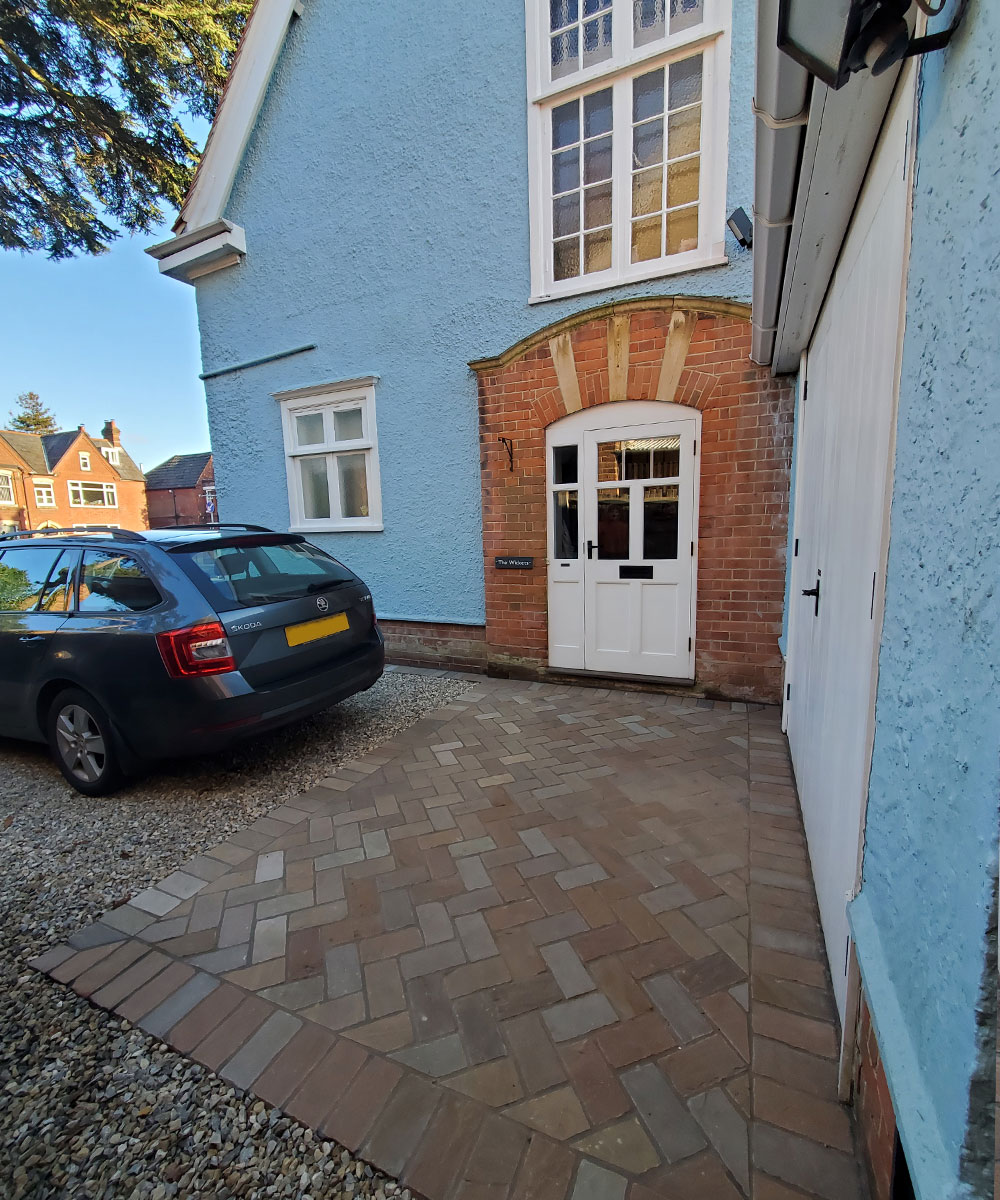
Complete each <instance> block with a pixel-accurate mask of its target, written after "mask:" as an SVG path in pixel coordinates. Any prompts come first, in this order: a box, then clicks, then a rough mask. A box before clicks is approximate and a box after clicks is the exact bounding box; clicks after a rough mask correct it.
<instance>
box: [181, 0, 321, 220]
mask: <svg viewBox="0 0 1000 1200" xmlns="http://www.w3.org/2000/svg"><path fill="white" fill-rule="evenodd" d="M301 11H302V5H301V2H300V0H257V3H256V4H255V5H254V8H253V12H252V13H251V15H250V20H249V22H248V23H247V27H246V30H245V31H244V35H243V44H242V46H241V47H240V51H239V55H238V57H237V59H236V62H235V64H234V66H233V73H232V75H231V76H230V79H229V83H228V85H227V86H226V90H225V93H224V95H223V97H222V102H221V103H220V105H219V111H218V112H217V113H216V115H215V121H214V122H213V123H212V129H211V132H210V133H209V135H208V142H207V143H206V145H205V153H204V156H203V158H202V161H201V166H200V167H199V169H198V173H197V176H196V177H195V180H194V183H193V184H192V186H191V190H190V191H189V192H188V194H187V197H186V198H185V200H184V204H183V206H182V208H181V213H180V218H179V220H178V225H181V226H183V229H181V230H179V232H183V231H184V230H186V229H192V230H197V229H200V228H201V227H202V226H203V225H208V224H210V223H211V222H212V221H217V220H218V219H219V218H220V217H221V216H222V214H223V212H224V211H225V208H226V204H227V203H228V201H229V193H230V192H231V191H232V189H233V184H234V182H235V181H236V173H237V171H238V170H239V167H240V163H241V162H242V161H243V153H244V151H245V150H246V146H247V142H248V141H249V139H250V134H251V132H252V131H253V127H254V125H255V124H256V121H257V114H258V113H259V112H260V108H261V105H262V104H263V103H264V96H265V94H266V92H267V85H268V84H269V83H270V81H271V76H272V74H273V73H274V68H275V65H276V64H277V61H278V56H279V55H280V54H281V49H282V47H283V45H284V42H285V34H286V33H287V32H288V26H289V24H290V23H291V21H292V18H293V17H294V16H296V15H298V14H299V13H301Z"/></svg>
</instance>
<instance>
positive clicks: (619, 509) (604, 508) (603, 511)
mask: <svg viewBox="0 0 1000 1200" xmlns="http://www.w3.org/2000/svg"><path fill="white" fill-rule="evenodd" d="M601 449H603V447H601ZM628 534H629V489H628V488H598V489H597V557H598V558H609V559H627V558H628Z"/></svg>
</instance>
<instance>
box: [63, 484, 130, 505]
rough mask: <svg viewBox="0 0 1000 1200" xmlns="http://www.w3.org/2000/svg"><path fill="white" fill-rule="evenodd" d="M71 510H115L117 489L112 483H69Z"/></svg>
mask: <svg viewBox="0 0 1000 1200" xmlns="http://www.w3.org/2000/svg"><path fill="white" fill-rule="evenodd" d="M69 503H70V507H71V508H117V507H118V489H117V488H116V486H115V485H114V484H113V483H83V482H81V481H80V480H70V481H69Z"/></svg>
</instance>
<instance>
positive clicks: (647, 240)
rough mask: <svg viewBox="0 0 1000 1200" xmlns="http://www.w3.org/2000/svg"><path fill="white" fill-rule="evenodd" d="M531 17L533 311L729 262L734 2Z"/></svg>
mask: <svg viewBox="0 0 1000 1200" xmlns="http://www.w3.org/2000/svg"><path fill="white" fill-rule="evenodd" d="M532 5H533V18H532V19H531V20H529V26H528V89H529V97H528V100H529V139H530V143H529V144H530V149H529V154H530V163H529V166H530V176H531V255H532V262H531V281H532V299H535V300H544V299H548V298H550V297H551V298H554V297H557V296H566V295H573V294H575V293H578V292H586V291H596V290H598V289H600V288H606V287H612V286H614V285H616V284H619V283H627V282H631V281H636V280H641V279H651V278H654V277H656V276H660V275H670V274H675V273H677V272H680V271H688V270H691V269H693V268H697V267H704V266H713V265H718V264H720V263H723V262H725V186H726V155H727V149H728V120H729V113H728V93H729V23H730V7H729V2H728V0H532Z"/></svg>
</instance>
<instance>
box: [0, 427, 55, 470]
mask: <svg viewBox="0 0 1000 1200" xmlns="http://www.w3.org/2000/svg"><path fill="white" fill-rule="evenodd" d="M0 438H2V439H3V440H4V441H5V442H6V443H7V445H8V446H10V448H11V449H12V450H13V451H14V453H15V454H18V455H20V457H21V458H22V459H24V461H25V462H26V463H27V464H28V469H29V470H30V471H31V473H32V474H33V475H48V474H49V464H48V460H47V459H46V457H45V446H44V445H43V444H42V439H41V438H40V437H39V436H38V434H37V433H21V432H20V430H17V429H0Z"/></svg>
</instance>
